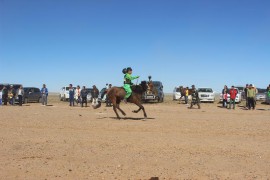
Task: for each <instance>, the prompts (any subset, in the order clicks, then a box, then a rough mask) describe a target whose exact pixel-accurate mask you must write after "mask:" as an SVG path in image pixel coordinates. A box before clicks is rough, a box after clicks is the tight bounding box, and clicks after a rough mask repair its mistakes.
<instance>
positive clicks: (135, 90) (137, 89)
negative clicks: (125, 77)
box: [97, 81, 147, 119]
mask: <svg viewBox="0 0 270 180" xmlns="http://www.w3.org/2000/svg"><path fill="white" fill-rule="evenodd" d="M131 89H132V94H131V96H130V97H129V98H128V99H127V101H128V102H130V103H134V104H136V105H137V106H139V109H138V110H136V111H132V112H134V113H138V112H139V111H140V110H143V114H144V118H147V115H146V112H145V109H144V107H143V105H142V103H141V99H142V95H143V93H145V91H146V90H147V83H146V81H142V82H141V84H139V85H134V86H131ZM125 95H126V91H125V90H124V88H122V87H112V88H111V89H109V90H108V92H107V96H108V98H109V99H110V101H111V102H112V104H113V110H114V112H115V114H116V116H117V118H118V119H121V118H120V116H119V114H118V112H117V109H118V110H119V111H120V112H121V113H122V114H123V115H124V116H125V115H126V113H125V112H124V111H123V110H122V109H121V108H120V103H121V101H122V100H123V99H124V98H125ZM99 107H100V105H99V106H98V107H97V108H99Z"/></svg>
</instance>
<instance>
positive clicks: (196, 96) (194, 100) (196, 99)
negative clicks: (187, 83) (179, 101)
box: [190, 85, 201, 109]
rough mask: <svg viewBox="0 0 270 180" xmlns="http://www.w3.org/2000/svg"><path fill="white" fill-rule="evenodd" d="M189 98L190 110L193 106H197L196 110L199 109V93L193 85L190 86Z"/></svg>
mask: <svg viewBox="0 0 270 180" xmlns="http://www.w3.org/2000/svg"><path fill="white" fill-rule="evenodd" d="M191 87H192V89H191V96H192V101H191V103H190V109H191V108H192V107H193V105H196V104H197V105H198V109H201V102H200V98H199V93H198V91H197V89H196V88H195V85H192V86H191Z"/></svg>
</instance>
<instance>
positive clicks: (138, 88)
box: [131, 85, 144, 94]
mask: <svg viewBox="0 0 270 180" xmlns="http://www.w3.org/2000/svg"><path fill="white" fill-rule="evenodd" d="M131 89H132V92H134V93H136V94H143V93H144V90H143V88H142V86H141V85H133V86H131Z"/></svg>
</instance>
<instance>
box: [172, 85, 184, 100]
mask: <svg viewBox="0 0 270 180" xmlns="http://www.w3.org/2000/svg"><path fill="white" fill-rule="evenodd" d="M180 98H181V92H180V88H179V87H175V88H174V90H173V100H174V101H176V100H179V99H180ZM182 99H183V98H182Z"/></svg>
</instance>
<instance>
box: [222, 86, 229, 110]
mask: <svg viewBox="0 0 270 180" xmlns="http://www.w3.org/2000/svg"><path fill="white" fill-rule="evenodd" d="M222 98H223V107H224V108H227V102H228V92H227V89H225V90H224V92H223V94H222Z"/></svg>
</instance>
